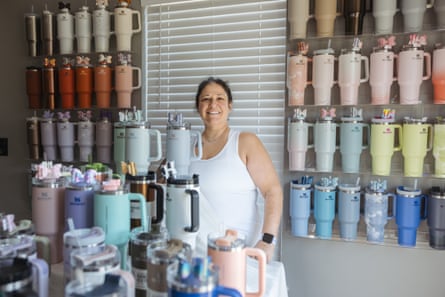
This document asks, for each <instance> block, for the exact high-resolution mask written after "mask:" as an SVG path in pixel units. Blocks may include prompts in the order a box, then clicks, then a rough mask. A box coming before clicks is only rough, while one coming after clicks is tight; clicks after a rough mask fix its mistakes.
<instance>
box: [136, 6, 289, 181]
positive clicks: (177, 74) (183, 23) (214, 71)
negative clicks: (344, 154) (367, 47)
mask: <svg viewBox="0 0 445 297" xmlns="http://www.w3.org/2000/svg"><path fill="white" fill-rule="evenodd" d="M142 6H143V10H144V17H143V18H144V22H143V23H144V28H143V43H144V46H143V48H144V56H143V63H144V73H143V76H144V86H143V94H144V95H145V98H144V99H143V101H144V102H143V107H144V109H145V115H146V117H147V119H148V121H149V122H150V123H151V126H152V128H155V129H159V130H160V131H161V133H163V141H165V131H166V125H167V114H168V112H178V113H182V114H183V116H184V118H185V120H186V121H187V122H190V123H191V124H192V129H202V124H201V120H200V118H199V115H198V113H197V111H196V108H195V102H194V98H195V94H196V90H197V87H198V84H199V83H200V82H201V81H202V80H203V79H206V78H207V77H209V76H214V77H219V78H221V79H223V80H225V81H227V82H228V83H229V86H230V87H231V89H232V95H233V111H232V113H231V115H230V126H231V127H232V128H234V129H238V130H242V131H250V132H254V133H256V134H257V135H258V137H259V138H260V139H261V140H262V141H263V143H264V145H265V146H266V148H267V150H268V151H269V154H270V155H271V157H272V160H273V162H274V164H275V166H276V169H277V170H278V172H282V168H283V164H282V163H283V153H284V152H285V148H284V127H285V114H284V110H285V108H284V107H285V63H286V0H269V1H258V0H257V1H254V0H189V1H166V0H164V1H160V0H154V1H153V0H145V1H144V0H143V1H142ZM163 147H164V148H165V144H164V146H163Z"/></svg>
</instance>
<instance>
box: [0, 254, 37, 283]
mask: <svg viewBox="0 0 445 297" xmlns="http://www.w3.org/2000/svg"><path fill="white" fill-rule="evenodd" d="M31 276H32V266H31V264H30V263H29V262H28V260H27V259H25V258H14V259H11V258H6V259H1V260H0V286H3V285H6V284H9V283H12V282H16V281H20V280H24V279H27V278H30V277H31Z"/></svg>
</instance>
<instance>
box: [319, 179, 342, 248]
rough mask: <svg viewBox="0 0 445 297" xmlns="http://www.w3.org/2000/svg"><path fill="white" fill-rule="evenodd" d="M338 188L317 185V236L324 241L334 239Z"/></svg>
mask: <svg viewBox="0 0 445 297" xmlns="http://www.w3.org/2000/svg"><path fill="white" fill-rule="evenodd" d="M336 195H337V188H336V187H334V186H321V185H319V184H315V190H314V217H315V224H316V227H315V234H316V235H317V236H318V237H320V238H322V239H330V238H331V237H332V223H333V221H334V218H335V200H336Z"/></svg>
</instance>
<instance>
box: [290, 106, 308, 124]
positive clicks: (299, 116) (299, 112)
mask: <svg viewBox="0 0 445 297" xmlns="http://www.w3.org/2000/svg"><path fill="white" fill-rule="evenodd" d="M306 115H307V112H306V109H299V108H297V109H294V114H293V116H292V118H293V119H296V120H302V121H304V120H305V119H306Z"/></svg>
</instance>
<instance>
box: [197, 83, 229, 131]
mask: <svg viewBox="0 0 445 297" xmlns="http://www.w3.org/2000/svg"><path fill="white" fill-rule="evenodd" d="M198 100H199V105H198V112H199V115H200V116H201V118H202V120H203V121H204V123H205V124H206V125H207V124H212V123H215V122H221V121H223V122H224V123H225V122H227V119H228V118H229V113H230V111H231V110H232V103H229V99H228V97H227V94H226V92H225V91H224V89H223V88H222V87H221V86H220V85H218V84H216V83H210V84H208V85H207V86H206V87H205V88H204V89H202V92H201V94H200V95H199V99H198Z"/></svg>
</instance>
